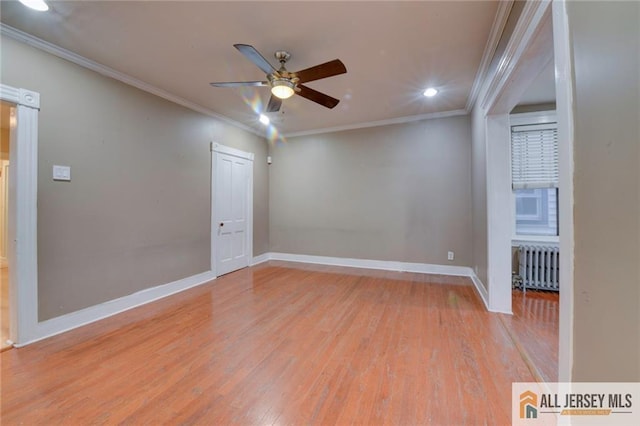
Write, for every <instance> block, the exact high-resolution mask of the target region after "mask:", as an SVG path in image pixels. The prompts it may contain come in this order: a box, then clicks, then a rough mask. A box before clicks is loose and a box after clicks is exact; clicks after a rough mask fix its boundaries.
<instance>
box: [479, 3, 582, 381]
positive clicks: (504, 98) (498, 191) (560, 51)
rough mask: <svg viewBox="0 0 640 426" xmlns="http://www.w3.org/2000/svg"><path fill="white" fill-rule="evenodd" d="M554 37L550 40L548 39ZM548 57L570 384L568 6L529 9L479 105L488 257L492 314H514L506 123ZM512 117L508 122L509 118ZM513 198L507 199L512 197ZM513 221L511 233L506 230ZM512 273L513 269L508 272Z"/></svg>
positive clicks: (563, 373) (562, 374)
mask: <svg viewBox="0 0 640 426" xmlns="http://www.w3.org/2000/svg"><path fill="white" fill-rule="evenodd" d="M549 28H551V32H552V33H553V35H552V39H551V40H549V39H548V37H549V36H548V34H549V31H548V29H549ZM547 55H551V57H552V58H553V59H554V61H555V86H556V114H557V119H558V140H559V141H560V144H559V164H560V185H559V186H560V191H561V193H562V195H561V197H560V199H559V200H558V202H559V210H560V214H559V226H560V229H561V235H560V238H559V240H560V244H559V245H560V251H561V252H562V256H561V257H560V281H561V283H562V292H561V294H560V303H559V305H560V308H559V320H560V321H559V322H560V324H559V345H558V352H559V354H558V355H559V359H558V381H561V382H570V381H571V379H572V369H573V300H574V288H573V256H574V252H573V238H574V235H573V146H574V134H573V120H574V118H573V64H572V58H571V40H570V31H569V25H568V18H567V7H566V2H565V0H541V1H539V2H527V3H526V5H525V6H524V9H523V11H522V14H521V16H520V19H519V21H518V24H517V25H516V28H515V29H514V32H513V35H512V36H511V39H510V40H509V43H508V45H507V47H506V50H505V55H504V57H503V60H502V61H501V63H500V65H499V68H498V72H497V73H496V74H495V75H494V76H493V78H492V79H491V81H489V82H488V90H487V92H486V94H485V96H484V98H483V100H482V102H481V103H480V104H479V105H480V106H481V108H482V114H483V116H484V120H485V126H486V127H485V128H486V141H487V159H486V161H487V164H486V168H487V222H488V223H487V230H488V241H487V252H488V265H487V269H488V274H487V275H488V277H489V278H488V279H489V300H490V303H493V305H491V304H490V308H493V309H494V310H497V311H500V312H510V311H511V291H512V290H511V280H510V279H509V278H510V263H509V261H508V260H509V259H510V258H511V257H510V251H509V253H508V254H507V256H508V257H506V258H505V257H504V256H505V250H506V247H509V248H510V246H511V238H512V234H511V226H510V224H511V223H512V221H513V217H512V216H513V211H512V208H511V197H510V193H511V188H510V185H504V184H503V182H502V181H501V179H502V180H503V179H505V178H506V177H508V178H509V179H508V182H510V176H511V170H510V165H509V163H508V162H505V158H509V157H510V142H509V141H508V139H507V138H508V134H509V128H508V126H509V122H508V120H505V116H506V115H507V114H508V113H509V111H510V110H511V108H512V107H514V106H515V103H514V102H517V101H518V100H519V98H520V96H521V95H522V94H523V93H524V91H525V90H526V89H527V87H528V84H530V83H531V82H532V81H533V80H534V79H535V77H536V76H537V72H538V71H539V70H541V69H542V66H543V64H546V63H548V59H546V56H547ZM507 117H508V116H507ZM507 192H508V193H507ZM504 221H507V223H508V226H502V225H503V222H504ZM507 268H509V269H507Z"/></svg>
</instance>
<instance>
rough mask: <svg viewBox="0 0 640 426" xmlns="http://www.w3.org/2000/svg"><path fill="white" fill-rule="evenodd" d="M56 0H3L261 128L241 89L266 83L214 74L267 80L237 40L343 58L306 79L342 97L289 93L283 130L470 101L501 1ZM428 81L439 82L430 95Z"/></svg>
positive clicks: (65, 39)
mask: <svg viewBox="0 0 640 426" xmlns="http://www.w3.org/2000/svg"><path fill="white" fill-rule="evenodd" d="M49 3H50V6H51V10H50V11H49V12H46V13H39V12H34V11H31V10H28V9H26V8H25V7H23V6H22V5H20V4H19V3H15V2H4V1H3V2H2V17H1V20H2V22H3V23H5V24H7V25H10V26H12V27H14V28H17V29H19V30H22V31H24V32H27V33H29V34H31V35H34V36H36V37H38V38H41V39H44V40H46V41H48V42H51V43H53V44H55V45H58V46H60V47H63V48H65V49H68V50H70V51H72V52H75V53H77V54H79V55H81V56H83V57H86V58H88V59H91V60H93V61H96V62H98V63H101V64H103V65H106V66H108V67H111V68H113V69H115V70H117V71H120V72H123V73H126V74H128V75H130V76H132V77H134V78H136V79H139V80H142V81H144V82H146V83H149V84H151V85H154V86H156V87H158V88H161V89H164V90H166V91H167V92H169V93H171V94H173V95H176V96H179V97H182V98H184V99H186V100H188V101H190V102H193V103H196V104H198V105H201V106H203V107H205V108H207V109H209V110H211V111H214V112H215V113H217V114H220V115H223V116H225V117H228V118H230V119H232V120H235V121H237V122H239V123H242V124H244V125H248V126H251V127H254V128H256V129H261V125H260V124H259V123H258V122H257V118H256V114H255V112H254V111H253V110H252V106H251V105H249V104H248V103H246V102H245V101H244V100H243V95H244V97H245V99H253V100H261V102H262V103H263V104H265V103H266V101H267V100H268V96H269V93H268V88H266V87H258V88H255V87H252V88H249V89H229V88H213V87H210V86H209V84H208V83H209V82H211V81H243V80H263V79H264V74H263V73H262V71H260V70H259V69H258V68H257V67H256V66H255V65H253V64H252V63H251V62H249V61H248V60H247V59H246V58H245V57H244V56H242V55H241V54H240V53H239V52H238V51H237V50H236V49H235V48H234V47H233V44H235V43H245V44H251V45H253V46H255V47H256V49H258V50H259V51H260V52H261V53H262V54H263V56H264V57H266V58H267V59H269V60H271V59H273V52H274V51H275V50H280V49H285V50H288V51H289V52H290V53H291V55H292V57H291V60H290V61H289V62H288V64H287V68H288V69H289V70H290V71H297V70H300V69H304V68H307V67H310V66H313V65H317V64H320V63H323V62H326V61H329V60H332V59H336V58H339V59H341V60H342V62H344V64H345V65H346V67H347V70H348V73H347V74H344V75H340V76H335V77H331V78H329V79H324V80H318V81H315V82H312V83H309V84H308V85H309V86H310V87H312V88H314V89H316V90H319V91H321V92H324V93H327V94H328V95H331V96H333V97H335V98H338V99H340V104H339V105H338V106H337V107H336V108H334V109H333V110H329V109H326V108H324V107H321V106H319V105H317V104H315V103H312V102H310V101H308V100H306V99H303V98H301V97H298V96H294V97H293V98H291V99H289V100H285V101H284V103H283V108H282V110H281V112H280V113H275V114H274V115H275V116H274V117H272V122H273V123H274V125H275V126H276V127H277V128H278V130H279V131H280V132H281V133H285V134H291V133H296V132H304V131H311V130H317V129H328V128H336V127H349V126H356V125H360V124H365V123H371V122H376V121H383V120H394V119H400V118H403V117H411V116H416V115H425V114H432V113H438V112H446V111H455V110H461V109H464V108H465V105H466V103H467V99H468V97H469V94H470V91H471V87H472V85H473V82H474V78H475V76H476V73H477V71H478V67H479V65H480V62H481V59H482V54H483V51H484V48H485V45H486V43H487V39H488V37H489V34H490V30H491V26H492V24H493V20H494V17H495V15H496V11H497V8H498V2H497V1H490V2H486V1H470V2H460V1H442V2H437V1H422V2H403V1H392V2H373V1H370V2H359V1H342V2H306V1H300V2H272V1H262V2H244V1H235V2H218V1H216V2H213V1H172V2H132V1H126V2H121V1H106V2H103V1H71V2H49ZM273 63H274V65H275V64H276V61H275V60H273ZM428 86H433V87H436V88H438V89H439V90H440V93H439V94H438V95H437V96H436V97H434V98H425V97H424V96H422V94H421V93H422V91H423V90H424V88H426V87H428ZM257 105H258V106H257V108H256V109H258V110H259V109H260V108H261V106H259V104H257ZM254 106H256V104H255V103H254Z"/></svg>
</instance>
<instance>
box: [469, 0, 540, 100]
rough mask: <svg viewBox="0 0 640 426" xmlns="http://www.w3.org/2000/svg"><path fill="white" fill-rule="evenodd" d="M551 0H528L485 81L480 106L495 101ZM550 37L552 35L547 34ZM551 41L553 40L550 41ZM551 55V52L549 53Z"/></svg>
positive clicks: (538, 25) (536, 29)
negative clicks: (496, 67)
mask: <svg viewBox="0 0 640 426" xmlns="http://www.w3.org/2000/svg"><path fill="white" fill-rule="evenodd" d="M551 3H552V1H551V0H539V1H528V2H526V3H525V5H524V8H523V9H522V13H521V14H520V17H519V18H518V22H517V23H516V26H515V28H514V29H513V34H512V35H511V37H510V38H509V42H508V43H507V47H506V48H505V51H504V54H503V55H502V57H501V59H500V63H499V64H498V69H497V70H496V72H495V73H494V74H492V76H491V80H490V81H488V82H487V89H486V90H485V91H483V98H482V99H480V102H481V104H480V106H481V107H482V108H485V109H486V108H487V107H488V106H490V105H493V104H494V103H495V102H496V99H497V98H498V96H499V95H500V93H501V91H502V89H503V88H504V87H505V85H506V84H507V82H508V81H509V78H510V77H511V75H512V73H513V70H514V68H515V67H516V65H517V64H518V63H520V62H521V61H522V59H523V57H524V55H526V54H527V51H526V48H527V46H528V45H529V43H530V42H531V40H532V39H533V38H534V36H535V33H536V32H537V31H538V30H539V29H540V27H541V26H542V25H543V24H544V19H545V15H546V14H550V13H551ZM549 37H552V36H549ZM552 43H553V42H552ZM551 57H553V53H551Z"/></svg>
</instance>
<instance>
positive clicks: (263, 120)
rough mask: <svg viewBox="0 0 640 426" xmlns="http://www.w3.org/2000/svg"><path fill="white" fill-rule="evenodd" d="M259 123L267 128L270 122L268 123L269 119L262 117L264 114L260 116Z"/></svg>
mask: <svg viewBox="0 0 640 426" xmlns="http://www.w3.org/2000/svg"><path fill="white" fill-rule="evenodd" d="M260 122H261V123H262V124H264V125H265V126H268V125H269V122H270V121H269V117H267V116H266V115H264V114H260Z"/></svg>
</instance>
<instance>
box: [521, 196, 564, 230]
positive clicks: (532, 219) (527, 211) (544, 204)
mask: <svg viewBox="0 0 640 426" xmlns="http://www.w3.org/2000/svg"><path fill="white" fill-rule="evenodd" d="M514 194H515V199H516V234H518V235H553V236H556V235H558V190H557V189H556V188H544V189H517V190H515V191H514Z"/></svg>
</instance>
